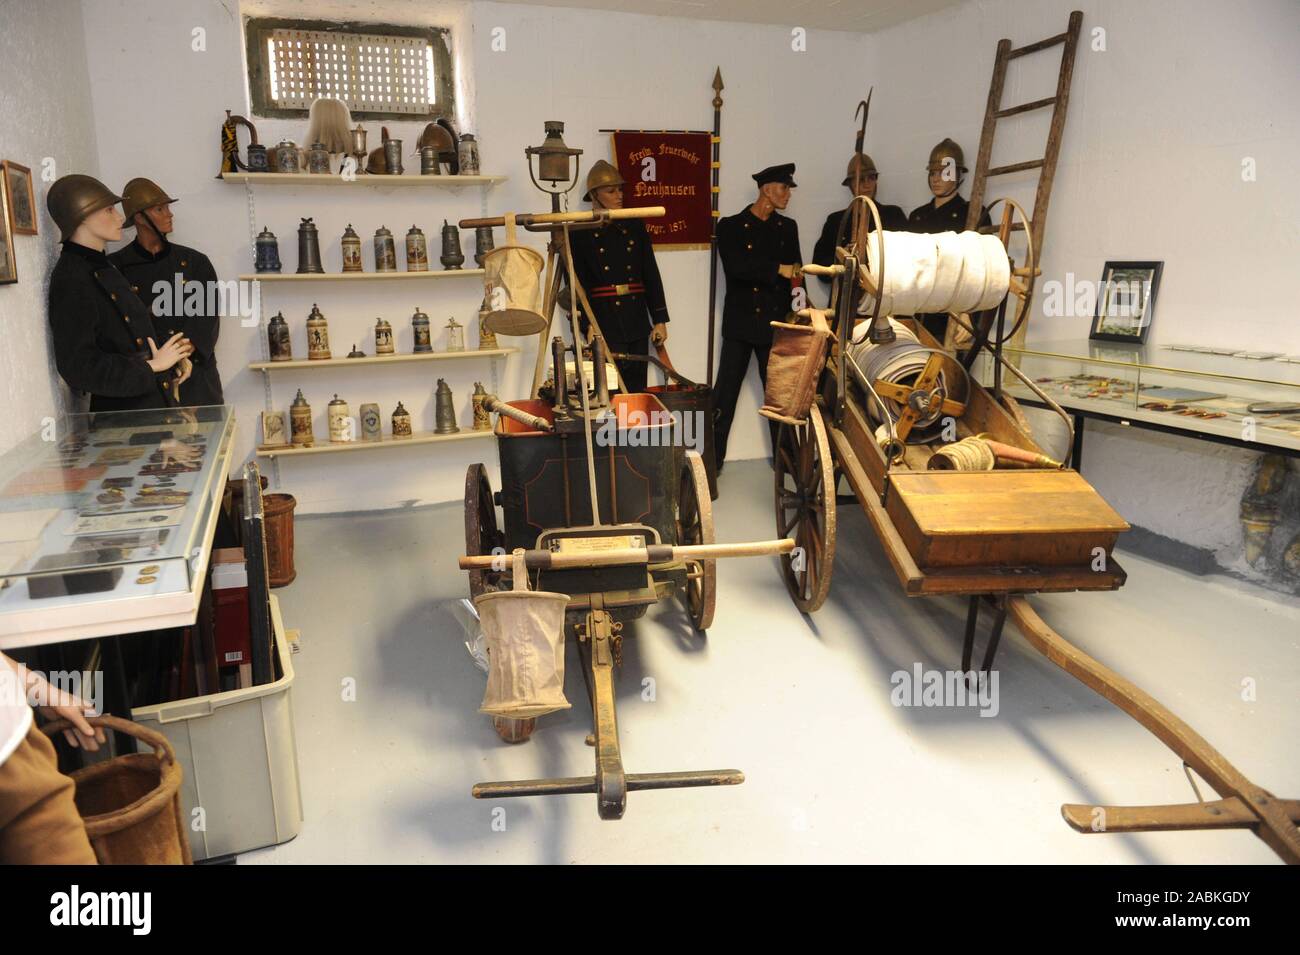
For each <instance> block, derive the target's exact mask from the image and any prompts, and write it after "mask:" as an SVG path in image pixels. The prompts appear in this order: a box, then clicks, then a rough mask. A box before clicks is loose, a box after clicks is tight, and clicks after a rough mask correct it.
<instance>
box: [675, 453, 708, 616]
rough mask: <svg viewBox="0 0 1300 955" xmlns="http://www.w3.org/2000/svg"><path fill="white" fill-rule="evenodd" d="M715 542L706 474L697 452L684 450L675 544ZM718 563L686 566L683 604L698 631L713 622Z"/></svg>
mask: <svg viewBox="0 0 1300 955" xmlns="http://www.w3.org/2000/svg"><path fill="white" fill-rule="evenodd" d="M715 542H716V541H715V538H714V536H713V501H712V499H711V498H710V497H709V472H708V469H707V468H705V466H704V459H703V458H702V457H700V455H699V452H697V451H687V452H686V463H685V464H683V465H682V474H681V480H680V481H679V482H678V484H677V543H678V544H712V543H715ZM717 564H718V562H717V561H716V560H698V561H694V560H693V561H688V562H687V565H686V571H687V577H686V586H685V588H684V589H683V593H682V602H683V603H684V604H685V605H686V611H687V613H689V614H690V615H691V623H693V624H694V625H695V629H696V630H699V631H704V630H708V629H709V626H710V625H711V624H712V623H713V611H714V609H715V608H716V606H717V602H718V568H717Z"/></svg>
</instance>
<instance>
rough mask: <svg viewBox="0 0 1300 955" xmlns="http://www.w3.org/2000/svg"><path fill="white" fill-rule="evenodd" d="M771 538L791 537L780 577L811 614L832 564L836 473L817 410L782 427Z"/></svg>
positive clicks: (828, 583)
mask: <svg viewBox="0 0 1300 955" xmlns="http://www.w3.org/2000/svg"><path fill="white" fill-rule="evenodd" d="M775 496H776V536H777V537H793V538H794V543H795V550H794V551H793V552H792V553H790V554H782V555H781V576H782V577H784V578H785V586H786V589H787V590H789V591H790V597H791V599H792V600H794V605H795V606H796V607H798V608H799V609H800V610H802V611H803V612H804V613H812V612H813V611H814V610H816V609H817V608H818V607H820V606H821V605H822V604H823V603H824V602H825V601H826V594H827V593H829V592H830V589H831V568H832V565H833V564H834V561H835V471H834V462H833V461H832V460H831V447H830V442H829V441H828V440H827V437H826V424H825V422H823V420H822V415H821V411H820V410H819V409H818V407H817V405H815V404H814V405H813V406H812V408H811V409H809V412H808V421H807V422H806V423H804V424H801V425H788V424H783V425H781V431H780V433H779V435H778V436H777V445H776V495H775Z"/></svg>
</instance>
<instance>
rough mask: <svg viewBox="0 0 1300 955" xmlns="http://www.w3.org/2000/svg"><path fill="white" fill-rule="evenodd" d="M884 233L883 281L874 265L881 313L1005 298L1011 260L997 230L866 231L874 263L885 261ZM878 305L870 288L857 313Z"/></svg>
mask: <svg viewBox="0 0 1300 955" xmlns="http://www.w3.org/2000/svg"><path fill="white" fill-rule="evenodd" d="M882 235H883V241H884V244H885V261H886V263H887V267H886V272H885V276H884V281H883V284H882V282H881V277H880V272H879V268H878V267H875V266H872V267H871V268H870V273H871V278H872V281H873V282H874V283H875V285H876V287H877V288H879V289H880V291H881V296H880V311H881V313H882V314H885V315H918V314H926V313H931V312H956V313H958V314H960V313H962V312H980V311H984V310H985V309H989V308H993V307H994V306H996V305H997V304H998V303H999V302H1001V301H1002V300H1003V299H1004V298H1005V297H1006V294H1007V290H1008V289H1009V288H1010V286H1011V263H1010V261H1009V260H1008V259H1007V250H1006V248H1005V247H1003V245H1002V243H1001V242H1000V241H999V240H998V238H997V236H993V235H981V234H980V233H978V232H939V233H935V234H926V233H913V232H885V233H883V234H882V233H879V232H873V233H871V235H869V236H868V237H867V247H868V252H867V257H868V261H869V262H871V263H878V262H879V261H880V243H881V241H882ZM875 305H876V302H875V297H874V296H873V295H871V294H870V293H867V294H866V295H864V296H863V298H862V303H861V305H860V306H859V307H858V313H859V314H861V315H870V314H871V312H872V310H873V309H874V308H875Z"/></svg>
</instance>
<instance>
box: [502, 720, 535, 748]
mask: <svg viewBox="0 0 1300 955" xmlns="http://www.w3.org/2000/svg"><path fill="white" fill-rule="evenodd" d="M492 728H493V729H495V730H496V731H497V735H498V736H500V737H501V738H502V739H503V740H505V741H506V742H507V743H522V742H523V741H524V740H526V739H528V737H530V736H532V735H533V730H534V729H536V728H537V717H535V716H534V717H530V718H529V719H526V720H517V719H513V718H512V717H509V716H494V717H492Z"/></svg>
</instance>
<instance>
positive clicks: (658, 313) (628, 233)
mask: <svg viewBox="0 0 1300 955" xmlns="http://www.w3.org/2000/svg"><path fill="white" fill-rule="evenodd" d="M569 246H570V248H572V249H573V271H574V272H575V273H576V274H577V276H578V281H579V282H580V283H581V284H582V288H583V291H585V292H586V293H587V298H588V299H590V300H591V307H592V309H593V310H594V311H595V313H596V321H597V323H598V324H599V325H600V331H601V333H602V334H603V335H604V336H605V340H606V341H609V342H618V343H620V344H625V343H628V342H636V341H641V340H643V339H646V338H649V337H650V329H651V327H652V326H654V325H657V324H659V323H660V322H667V321H668V320H669V319H668V305H667V303H666V302H665V301H664V283H663V279H661V278H660V277H659V264H658V263H657V262H656V261H655V253H654V247H653V246H652V245H651V243H650V233H649V232H647V231H646V227H645V223H644V222H642V221H641V220H640V219H616V220H613V221H611V222H610V223H609V224H608V225H606V226H604V227H602V228H600V229H589V230H585V231H575V232H571V233H569ZM566 284H567V282H566Z"/></svg>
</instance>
